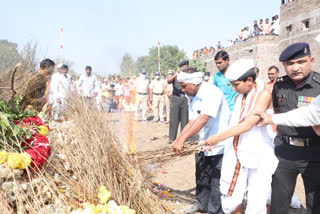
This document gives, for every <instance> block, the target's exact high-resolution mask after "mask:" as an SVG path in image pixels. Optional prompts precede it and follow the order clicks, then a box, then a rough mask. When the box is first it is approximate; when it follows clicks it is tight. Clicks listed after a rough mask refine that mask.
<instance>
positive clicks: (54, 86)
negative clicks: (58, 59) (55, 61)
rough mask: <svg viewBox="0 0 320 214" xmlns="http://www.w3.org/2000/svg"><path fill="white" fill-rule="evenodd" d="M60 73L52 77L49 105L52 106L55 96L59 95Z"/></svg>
mask: <svg viewBox="0 0 320 214" xmlns="http://www.w3.org/2000/svg"><path fill="white" fill-rule="evenodd" d="M60 75H61V74H60V73H58V72H56V73H54V74H53V75H52V76H51V80H50V85H49V95H48V104H50V105H52V104H53V102H54V96H55V94H56V93H57V88H58V86H57V84H58V82H59V77H60Z"/></svg>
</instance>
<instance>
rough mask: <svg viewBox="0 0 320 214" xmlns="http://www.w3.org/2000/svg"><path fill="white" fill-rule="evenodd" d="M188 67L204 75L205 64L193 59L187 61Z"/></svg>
mask: <svg viewBox="0 0 320 214" xmlns="http://www.w3.org/2000/svg"><path fill="white" fill-rule="evenodd" d="M189 66H190V67H193V68H195V69H197V70H198V71H200V72H202V73H205V72H206V69H207V63H206V62H201V61H200V60H197V59H193V60H190V61H189Z"/></svg>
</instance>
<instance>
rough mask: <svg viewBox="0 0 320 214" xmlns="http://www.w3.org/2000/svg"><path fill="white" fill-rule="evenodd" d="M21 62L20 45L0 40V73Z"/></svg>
mask: <svg viewBox="0 0 320 214" xmlns="http://www.w3.org/2000/svg"><path fill="white" fill-rule="evenodd" d="M20 60H21V56H20V55H19V52H18V45H17V44H16V43H13V42H8V40H0V71H2V70H4V69H5V68H7V67H9V66H13V64H15V63H17V62H18V61H20Z"/></svg>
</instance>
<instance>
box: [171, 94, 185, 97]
mask: <svg viewBox="0 0 320 214" xmlns="http://www.w3.org/2000/svg"><path fill="white" fill-rule="evenodd" d="M173 96H177V97H185V95H184V94H173Z"/></svg>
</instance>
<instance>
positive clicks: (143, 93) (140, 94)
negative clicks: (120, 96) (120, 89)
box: [137, 92, 148, 95]
mask: <svg viewBox="0 0 320 214" xmlns="http://www.w3.org/2000/svg"><path fill="white" fill-rule="evenodd" d="M137 94H140V95H147V94H148V93H139V92H137Z"/></svg>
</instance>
